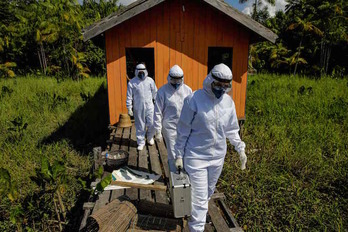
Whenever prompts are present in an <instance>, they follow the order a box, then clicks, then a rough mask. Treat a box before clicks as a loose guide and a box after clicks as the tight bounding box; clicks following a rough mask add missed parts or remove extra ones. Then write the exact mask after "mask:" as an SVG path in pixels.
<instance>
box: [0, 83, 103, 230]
mask: <svg viewBox="0 0 348 232" xmlns="http://www.w3.org/2000/svg"><path fill="white" fill-rule="evenodd" d="M104 81H105V80H104V79H103V78H94V77H91V78H88V79H86V80H82V81H79V82H76V81H73V80H67V79H66V78H65V79H64V80H62V81H60V82H59V83H57V81H56V80H55V79H54V78H47V77H42V76H32V77H31V76H28V77H17V78H15V79H13V78H12V79H0V90H1V95H0V109H1V110H0V111H1V112H2V113H1V114H0V159H1V160H2V161H3V162H1V165H0V192H1V193H0V231H15V230H16V231H20V230H22V231H24V230H26V231H30V230H34V231H47V230H48V228H50V229H51V230H58V224H59V223H58V222H57V221H58V215H59V217H60V220H61V221H62V222H63V221H65V223H67V224H66V225H64V224H62V223H61V225H62V227H63V228H64V227H65V229H66V230H67V231H75V230H76V228H75V227H74V226H76V225H78V221H77V220H78V218H79V217H78V214H77V213H76V211H74V210H75V209H74V207H75V206H76V209H77V208H79V207H80V206H77V205H76V202H78V200H81V201H85V200H86V199H85V200H84V198H83V197H82V196H83V195H84V194H89V192H88V190H87V187H88V186H87V183H88V176H89V170H90V157H91V156H92V155H90V154H89V151H91V149H92V147H93V146H96V145H98V146H99V145H101V144H102V142H103V141H104V142H105V141H106V137H104V136H105V134H103V133H102V129H103V128H104V127H103V126H100V121H103V120H105V119H104V112H103V110H102V109H104V107H106V104H107V97H106V96H107V94H106V92H105V84H104ZM100 90H102V92H101V93H102V95H98V96H99V97H100V96H103V99H102V102H99V101H95V99H93V98H95V94H96V92H98V91H100ZM81 92H86V93H88V92H89V93H90V96H91V99H90V100H89V101H88V105H89V106H88V107H87V106H86V104H87V103H86V102H84V101H83V100H82V99H81V96H80V93H81ZM86 107H87V108H86ZM98 107H99V108H98ZM3 112H5V113H3ZM106 112H107V110H106ZM106 115H107V113H106ZM87 119H89V120H90V121H88V120H87ZM11 121H12V122H11ZM26 124H27V126H25V125H26ZM85 127H86V128H85ZM10 128H11V129H10ZM104 129H105V130H106V131H107V124H106V125H105V128H104ZM20 134H22V135H20ZM14 135H17V137H18V138H20V139H9V138H12V137H13V136H14ZM73 135H74V136H73ZM99 135H100V136H99ZM92 137H93V140H92ZM58 194H59V196H58ZM59 199H61V200H59ZM55 207H56V208H57V211H58V214H57V213H56V211H55ZM63 208H65V210H63ZM64 214H65V216H64ZM64 218H65V219H64ZM34 228H35V229H34Z"/></svg>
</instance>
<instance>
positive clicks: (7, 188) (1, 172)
mask: <svg viewBox="0 0 348 232" xmlns="http://www.w3.org/2000/svg"><path fill="white" fill-rule="evenodd" d="M0 196H1V197H4V196H7V197H8V198H9V199H10V200H11V201H15V200H16V199H17V198H18V189H17V184H16V183H15V182H13V181H12V180H11V176H10V173H9V172H8V171H7V170H6V169H4V168H0Z"/></svg>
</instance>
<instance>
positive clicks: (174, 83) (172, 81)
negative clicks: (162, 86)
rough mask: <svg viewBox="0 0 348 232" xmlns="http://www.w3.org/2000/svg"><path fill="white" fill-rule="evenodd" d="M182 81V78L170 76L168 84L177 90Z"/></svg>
mask: <svg viewBox="0 0 348 232" xmlns="http://www.w3.org/2000/svg"><path fill="white" fill-rule="evenodd" d="M183 81H184V76H181V77H180V76H170V81H169V82H170V84H171V85H172V86H173V87H174V88H175V89H177V88H179V87H180V85H181V84H182V83H183Z"/></svg>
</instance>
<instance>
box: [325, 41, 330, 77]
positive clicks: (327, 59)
mask: <svg viewBox="0 0 348 232" xmlns="http://www.w3.org/2000/svg"><path fill="white" fill-rule="evenodd" d="M330 56H331V46H330V45H328V46H327V47H326V59H325V74H327V72H328V69H329V61H330Z"/></svg>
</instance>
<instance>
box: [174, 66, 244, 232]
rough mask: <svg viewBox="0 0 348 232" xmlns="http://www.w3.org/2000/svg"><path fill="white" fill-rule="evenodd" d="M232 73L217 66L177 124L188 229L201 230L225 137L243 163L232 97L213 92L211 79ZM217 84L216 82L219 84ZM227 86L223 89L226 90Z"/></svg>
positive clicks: (227, 80)
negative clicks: (188, 191)
mask: <svg viewBox="0 0 348 232" xmlns="http://www.w3.org/2000/svg"><path fill="white" fill-rule="evenodd" d="M231 81H232V72H231V70H230V69H229V68H228V67H227V66H226V65H224V64H219V65H216V66H215V67H214V68H213V69H212V71H211V72H210V73H209V74H208V76H207V77H206V78H205V80H204V82H203V89H199V90H197V91H196V92H194V93H193V94H191V95H190V96H188V97H187V98H186V99H185V101H184V106H183V109H182V111H181V115H180V119H179V122H178V126H177V140H176V144H175V152H176V165H177V161H180V162H178V163H181V164H182V159H181V158H183V159H184V164H183V165H184V169H185V170H186V172H187V173H188V175H189V177H190V181H191V184H192V214H191V219H190V221H189V228H190V231H191V232H192V231H204V224H205V221H206V214H207V212H208V201H209V199H210V197H211V196H212V194H213V193H214V190H215V186H216V183H217V180H218V178H219V176H220V174H221V171H222V167H223V163H224V158H225V155H226V150H227V144H226V138H228V139H229V141H230V142H231V144H232V145H233V146H234V147H235V150H236V151H237V152H238V153H239V154H240V159H241V161H242V169H243V166H245V163H246V155H245V152H244V149H245V144H244V142H242V141H241V139H240V137H239V134H238V131H239V125H238V119H237V115H236V109H235V105H234V102H233V100H232V98H231V97H230V96H229V95H228V94H224V93H225V92H223V93H222V94H221V95H216V94H215V93H214V92H213V89H212V86H213V82H214V84H216V83H218V82H219V83H220V84H221V83H224V84H226V83H229V84H227V85H229V87H231V85H230V83H231ZM219 83H218V84H219ZM228 90H230V88H229V89H228V88H227V89H225V91H226V92H227V91H228Z"/></svg>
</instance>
